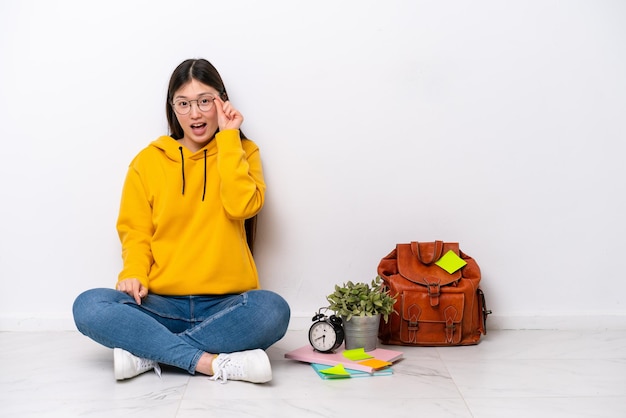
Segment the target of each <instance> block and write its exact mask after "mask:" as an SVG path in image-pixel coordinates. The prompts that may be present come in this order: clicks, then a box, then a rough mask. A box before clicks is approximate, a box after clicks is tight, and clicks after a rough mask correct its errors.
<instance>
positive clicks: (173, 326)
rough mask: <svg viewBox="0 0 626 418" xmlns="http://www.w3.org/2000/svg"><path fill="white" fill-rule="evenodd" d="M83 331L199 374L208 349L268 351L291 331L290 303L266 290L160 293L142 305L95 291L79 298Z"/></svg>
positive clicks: (109, 344)
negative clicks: (180, 293)
mask: <svg viewBox="0 0 626 418" xmlns="http://www.w3.org/2000/svg"><path fill="white" fill-rule="evenodd" d="M73 312H74V322H75V323H76V327H77V328H78V330H79V331H80V332H82V333H83V334H84V335H86V336H88V337H89V338H91V339H93V340H94V341H96V342H98V343H100V344H102V345H104V346H106V347H109V348H122V349H124V350H126V351H128V352H130V353H132V354H134V355H135V356H138V357H143V358H147V359H150V360H155V361H157V362H159V363H163V364H168V365H170V366H175V367H178V368H181V369H184V370H187V371H188V372H189V373H191V374H194V373H195V370H196V365H197V364H198V360H199V359H200V357H201V356H202V354H203V353H205V352H206V353H211V354H220V353H232V352H235V351H244V350H252V349H256V348H261V349H266V348H268V347H269V346H271V345H272V344H274V343H275V342H276V341H278V340H280V339H281V338H282V337H283V336H284V335H285V332H286V331H287V326H288V324H289V317H290V309H289V305H288V304H287V302H286V301H285V300H284V299H283V298H282V297H280V296H279V295H277V294H276V293H273V292H270V291H267V290H251V291H249V292H245V293H242V294H240V295H217V296H180V297H179V296H160V295H155V294H152V293H151V294H149V295H148V296H147V297H146V298H144V299H143V301H142V302H141V305H137V303H136V302H135V300H134V299H133V298H132V297H131V296H129V295H127V294H125V293H122V292H119V291H117V290H113V289H92V290H88V291H86V292H84V293H82V294H81V295H79V296H78V297H77V298H76V301H75V302H74V307H73Z"/></svg>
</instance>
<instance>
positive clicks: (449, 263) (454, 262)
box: [435, 250, 467, 274]
mask: <svg viewBox="0 0 626 418" xmlns="http://www.w3.org/2000/svg"><path fill="white" fill-rule="evenodd" d="M435 264H437V265H438V266H439V267H441V268H442V269H444V270H445V271H447V272H448V273H450V274H452V273H454V272H455V271H457V270H458V269H460V268H461V267H463V266H465V265H466V264H467V263H466V262H465V260H463V259H462V258H461V257H459V256H458V255H456V254H455V253H454V251H452V250H450V251H448V252H447V253H445V254H444V256H443V257H441V258H440V259H439V261H437V262H436V263H435Z"/></svg>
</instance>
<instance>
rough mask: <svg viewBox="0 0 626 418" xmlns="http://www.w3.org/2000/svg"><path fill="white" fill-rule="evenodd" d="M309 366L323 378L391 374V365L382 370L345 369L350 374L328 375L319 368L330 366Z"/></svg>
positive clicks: (316, 364)
mask: <svg viewBox="0 0 626 418" xmlns="http://www.w3.org/2000/svg"><path fill="white" fill-rule="evenodd" d="M311 367H313V370H315V372H316V373H317V374H318V375H319V377H321V378H322V379H324V380H329V379H346V378H351V377H372V376H389V375H392V374H393V369H392V368H391V367H386V368H384V369H382V370H378V371H375V372H373V373H368V372H362V371H360V370H352V369H346V371H347V372H348V373H350V376H342V375H330V374H324V373H322V372H320V370H324V369H329V368H330V367H331V366H328V365H326V364H318V363H311Z"/></svg>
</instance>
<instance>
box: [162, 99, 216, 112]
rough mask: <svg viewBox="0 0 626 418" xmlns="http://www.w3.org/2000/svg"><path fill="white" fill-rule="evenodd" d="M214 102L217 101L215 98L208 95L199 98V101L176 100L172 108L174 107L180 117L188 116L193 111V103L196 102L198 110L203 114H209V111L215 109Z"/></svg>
mask: <svg viewBox="0 0 626 418" xmlns="http://www.w3.org/2000/svg"><path fill="white" fill-rule="evenodd" d="M214 100H215V97H213V96H211V95H209V94H206V95H204V96H200V97H198V99H197V100H187V99H179V100H176V101H175V102H174V103H172V106H173V107H174V111H175V112H176V113H178V114H179V115H186V114H187V113H189V112H190V111H191V102H196V105H198V109H200V110H201V111H203V112H208V111H209V110H211V109H212V108H213V101H214Z"/></svg>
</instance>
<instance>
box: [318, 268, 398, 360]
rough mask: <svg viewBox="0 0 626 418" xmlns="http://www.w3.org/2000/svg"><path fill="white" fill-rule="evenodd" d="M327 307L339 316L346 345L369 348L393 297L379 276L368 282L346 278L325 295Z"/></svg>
mask: <svg viewBox="0 0 626 418" xmlns="http://www.w3.org/2000/svg"><path fill="white" fill-rule="evenodd" d="M326 299H327V300H328V302H329V303H330V306H329V307H328V308H329V309H330V310H332V311H335V313H336V315H337V316H339V317H341V319H342V321H343V327H344V332H345V341H346V349H348V350H349V349H353V348H361V347H363V348H365V351H371V350H374V349H375V348H376V345H377V343H378V326H379V323H380V318H381V316H382V318H383V319H384V321H385V322H387V321H388V319H389V315H390V314H391V313H393V312H395V310H394V304H395V303H396V297H395V296H391V295H390V294H389V291H388V290H387V289H386V287H385V285H384V283H383V281H382V279H381V278H380V276H376V278H375V279H373V280H372V282H371V283H369V284H368V283H353V282H351V281H348V282H347V283H344V284H343V285H342V286H339V285H335V291H334V292H333V293H331V294H330V295H328V296H326Z"/></svg>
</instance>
